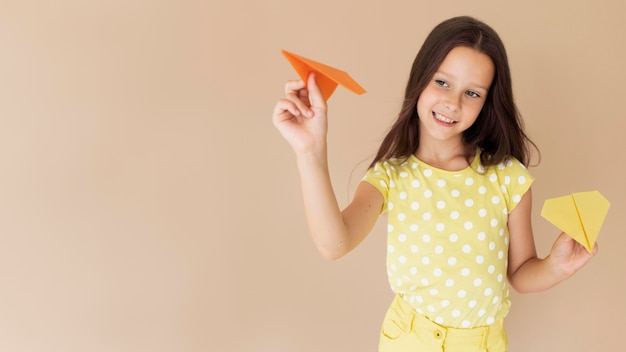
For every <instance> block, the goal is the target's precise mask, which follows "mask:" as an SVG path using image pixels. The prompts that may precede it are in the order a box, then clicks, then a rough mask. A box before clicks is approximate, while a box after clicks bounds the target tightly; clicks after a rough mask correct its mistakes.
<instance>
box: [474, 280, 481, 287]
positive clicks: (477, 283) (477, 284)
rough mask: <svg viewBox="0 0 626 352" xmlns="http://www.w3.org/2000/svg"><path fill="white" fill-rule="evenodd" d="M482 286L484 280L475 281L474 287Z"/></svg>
mask: <svg viewBox="0 0 626 352" xmlns="http://www.w3.org/2000/svg"><path fill="white" fill-rule="evenodd" d="M482 284H483V280H481V279H480V278H477V279H475V280H474V286H476V287H478V286H480V285H482Z"/></svg>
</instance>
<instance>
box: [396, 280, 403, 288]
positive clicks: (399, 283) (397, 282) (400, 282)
mask: <svg viewBox="0 0 626 352" xmlns="http://www.w3.org/2000/svg"><path fill="white" fill-rule="evenodd" d="M396 286H398V287H400V286H402V280H400V279H398V281H396Z"/></svg>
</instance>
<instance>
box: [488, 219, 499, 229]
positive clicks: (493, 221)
mask: <svg viewBox="0 0 626 352" xmlns="http://www.w3.org/2000/svg"><path fill="white" fill-rule="evenodd" d="M489 224H490V225H491V227H496V226H498V219H495V218H494V219H491V221H490V222H489Z"/></svg>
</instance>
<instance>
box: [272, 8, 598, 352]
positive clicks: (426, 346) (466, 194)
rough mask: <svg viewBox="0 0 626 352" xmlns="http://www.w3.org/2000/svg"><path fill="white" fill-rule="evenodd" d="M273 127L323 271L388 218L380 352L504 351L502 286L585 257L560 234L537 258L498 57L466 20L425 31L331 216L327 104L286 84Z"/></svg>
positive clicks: (491, 35)
mask: <svg viewBox="0 0 626 352" xmlns="http://www.w3.org/2000/svg"><path fill="white" fill-rule="evenodd" d="M285 93H286V96H285V97H284V98H282V99H280V100H279V101H278V102H277V104H276V106H275V109H274V113H273V121H274V124H275V126H276V128H277V129H278V130H279V131H280V132H281V134H282V135H283V137H284V138H285V139H286V140H287V141H288V142H289V144H290V145H291V147H292V148H293V149H294V151H295V153H296V156H297V165H298V168H299V171H300V177H301V184H302V193H303V197H304V205H305V212H306V218H307V222H308V226H309V231H310V233H311V236H312V238H313V242H314V243H315V245H316V247H317V248H318V250H319V251H320V253H321V254H322V256H324V257H325V258H327V259H329V260H333V259H337V258H340V257H341V256H343V255H345V254H346V253H348V252H349V251H351V250H352V249H354V248H355V247H356V246H357V245H358V244H359V243H360V242H361V241H362V240H363V239H364V238H365V236H366V235H367V234H368V233H369V232H370V230H371V229H372V227H373V226H374V224H375V222H376V220H377V217H378V215H379V214H380V213H384V212H386V213H387V215H388V229H387V234H388V247H387V272H388V277H389V283H390V285H391V288H392V290H393V291H394V292H395V293H396V297H395V299H394V301H393V303H392V305H391V307H390V309H389V310H388V312H387V314H386V316H385V320H384V322H383V326H382V329H381V336H380V344H379V350H380V351H444V350H445V351H485V350H488V351H491V352H493V351H506V349H507V345H508V342H507V337H506V333H505V331H504V328H503V319H504V317H505V316H506V315H507V313H508V311H509V307H510V300H509V285H511V286H513V287H514V288H515V289H516V290H517V291H519V292H536V291H541V290H545V289H548V288H550V287H552V286H554V285H556V284H557V283H559V282H561V281H562V280H564V279H566V278H568V277H570V276H571V275H572V274H574V273H575V272H576V271H577V270H578V269H580V268H581V267H582V266H583V265H585V264H586V263H587V262H588V261H589V260H590V259H591V257H592V256H593V255H594V254H595V253H596V252H597V247H596V248H594V251H593V252H592V253H589V252H587V251H586V250H585V249H584V247H582V246H581V245H579V244H578V243H577V242H575V241H574V240H573V239H572V238H570V237H569V236H567V235H566V234H564V233H561V234H560V236H559V237H558V238H557V239H556V241H555V243H554V245H553V247H552V249H551V251H550V254H549V255H548V256H547V257H546V258H543V259H540V258H537V253H536V250H535V244H534V240H533V233H532V227H531V205H532V196H531V190H530V186H531V184H532V182H533V177H532V176H531V175H530V174H529V172H528V170H527V169H526V166H527V165H528V162H529V145H530V146H534V144H533V143H532V142H531V141H530V140H529V139H528V137H527V136H526V134H525V133H524V131H523V130H522V127H521V120H520V116H519V113H518V111H517V108H516V106H515V103H514V100H513V95H512V87H511V76H510V72H509V66H508V61H507V57H506V52H505V49H504V46H503V44H502V42H501V40H500V38H499V37H498V35H497V34H496V32H495V31H494V30H493V29H492V28H490V27H489V26H487V25H486V24H484V23H482V22H480V21H478V20H476V19H473V18H470V17H456V18H452V19H449V20H446V21H444V22H442V23H441V24H439V25H438V26H436V27H435V28H434V29H433V31H432V32H431V33H430V35H429V36H428V37H427V39H426V41H425V42H424V44H423V46H422V48H421V49H420V51H419V52H418V54H417V57H416V58H415V61H414V63H413V67H412V70H411V74H410V77H409V81H408V84H407V87H406V93H405V97H404V104H403V106H402V109H401V111H400V113H399V116H398V119H397V120H396V122H395V123H394V124H393V126H392V127H391V130H390V131H389V133H388V134H387V136H386V137H385V138H384V140H383V142H382V144H381V146H380V149H379V150H378V153H377V155H376V157H375V158H374V160H373V161H372V163H371V165H370V168H369V170H368V171H367V173H366V175H365V177H364V178H363V181H362V182H361V183H360V184H359V186H358V187H357V190H356V192H355V195H354V198H353V200H352V201H351V203H350V204H349V205H348V206H347V207H346V208H345V209H343V210H340V208H339V206H338V204H337V200H336V198H335V195H334V192H333V189H332V186H331V181H330V177H329V171H328V165H327V157H326V132H327V123H326V122H327V116H326V112H327V106H326V102H325V101H324V99H323V98H322V96H321V93H320V91H319V88H318V86H317V84H316V82H315V76H314V75H313V74H311V75H310V76H309V78H308V81H307V82H306V84H305V82H303V81H289V82H287V84H286V86H285Z"/></svg>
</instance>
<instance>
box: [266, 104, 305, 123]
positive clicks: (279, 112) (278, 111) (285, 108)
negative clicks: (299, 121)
mask: <svg viewBox="0 0 626 352" xmlns="http://www.w3.org/2000/svg"><path fill="white" fill-rule="evenodd" d="M300 114H301V112H300V110H299V109H298V107H297V106H296V104H294V103H293V102H292V101H291V100H289V99H279V100H278V102H277V103H276V106H274V115H273V116H274V122H275V123H278V122H281V121H283V120H287V119H289V118H291V117H294V116H299V115H300Z"/></svg>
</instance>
